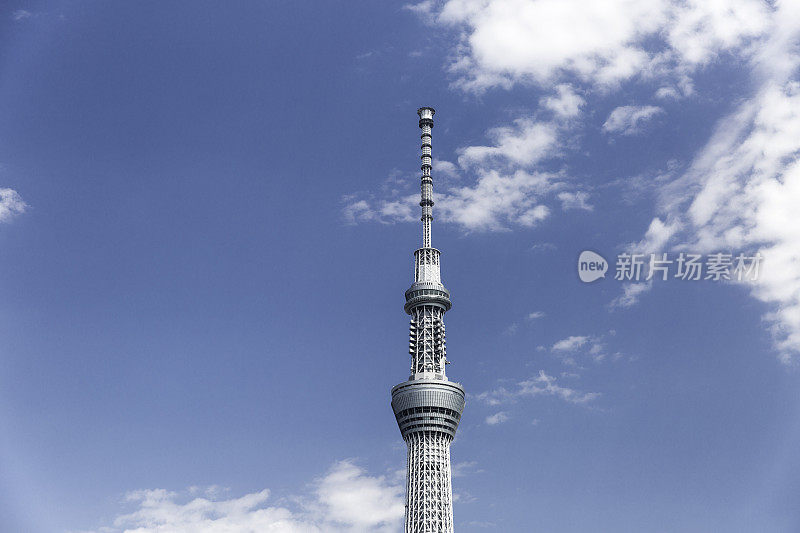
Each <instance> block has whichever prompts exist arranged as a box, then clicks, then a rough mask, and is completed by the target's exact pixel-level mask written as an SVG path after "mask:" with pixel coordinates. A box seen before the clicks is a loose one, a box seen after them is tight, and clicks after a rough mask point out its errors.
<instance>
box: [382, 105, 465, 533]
mask: <svg viewBox="0 0 800 533" xmlns="http://www.w3.org/2000/svg"><path fill="white" fill-rule="evenodd" d="M434 113H435V111H434V110H433V108H430V107H423V108H420V109H419V110H418V111H417V114H418V115H419V127H420V129H421V130H422V136H421V139H422V156H421V159H422V167H421V168H422V177H421V180H420V181H421V186H420V202H419V205H420V206H421V207H422V218H421V220H422V248H420V249H418V250H417V251H415V252H414V283H413V284H412V285H411V287H410V288H409V289H408V290H407V291H406V294H405V296H406V304H405V311H406V313H408V314H409V315H411V324H410V326H409V353H410V354H411V375H410V376H409V378H408V381H405V382H403V383H401V384H399V385H397V386H395V387H394V388H393V389H392V409H393V410H394V414H395V418H396V419H397V424H398V426H399V427H400V433H401V434H402V435H403V439H404V440H405V441H406V444H407V445H408V470H407V476H408V477H407V483H406V519H405V531H406V533H452V532H453V489H452V485H451V472H450V443H451V442H453V439H454V438H455V435H456V430H457V429H458V424H459V422H460V420H461V413H462V412H463V410H464V398H465V396H464V389H463V388H462V387H461V385H459V384H458V383H453V382H451V381H449V380H448V379H447V375H446V372H445V366H446V365H447V364H448V363H449V361H448V360H447V347H446V345H445V328H444V314H445V313H446V312H447V311H448V310H449V309H450V307H451V303H450V293H449V292H448V291H447V289H445V287H444V285H442V280H441V270H440V255H441V254H440V252H439V250H437V249H436V248H433V247H432V245H431V222H432V221H433V178H432V177H431V130H432V128H433V114H434Z"/></svg>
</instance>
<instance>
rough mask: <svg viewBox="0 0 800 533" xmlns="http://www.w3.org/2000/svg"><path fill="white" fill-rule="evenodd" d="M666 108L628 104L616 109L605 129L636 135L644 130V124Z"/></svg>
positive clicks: (608, 131) (609, 131)
mask: <svg viewBox="0 0 800 533" xmlns="http://www.w3.org/2000/svg"><path fill="white" fill-rule="evenodd" d="M663 112H664V110H663V109H661V108H660V107H657V106H652V105H648V106H633V105H626V106H621V107H618V108H616V109H614V110H613V111H612V112H611V114H610V115H608V119H606V122H605V124H603V131H605V132H607V133H621V134H622V135H634V134H636V133H639V132H640V131H641V130H642V126H643V125H644V124H645V123H647V122H649V121H650V120H652V119H653V118H654V117H655V116H656V115H659V114H661V113H663Z"/></svg>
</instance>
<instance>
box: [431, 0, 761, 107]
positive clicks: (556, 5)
mask: <svg viewBox="0 0 800 533" xmlns="http://www.w3.org/2000/svg"><path fill="white" fill-rule="evenodd" d="M418 11H419V12H420V14H421V15H422V16H423V17H424V20H426V21H431V20H434V17H437V16H438V18H436V19H435V21H436V22H437V23H439V24H441V25H443V26H446V27H449V28H451V29H453V30H454V31H455V32H456V33H457V34H459V35H460V36H461V39H460V42H459V44H458V45H457V46H456V47H455V49H454V55H455V59H454V61H453V63H452V65H451V71H452V72H453V73H455V74H456V75H457V76H458V80H457V82H456V85H457V86H458V87H461V88H462V89H464V90H468V91H476V92H480V91H483V90H486V89H487V88H490V87H494V86H500V87H505V88H509V87H511V86H512V85H514V84H515V83H531V82H532V83H538V84H547V83H552V82H553V81H554V80H558V79H561V78H578V79H579V80H582V81H584V82H587V83H591V84H594V85H600V86H603V85H605V86H613V85H615V84H618V83H620V82H622V81H625V80H629V79H632V78H635V77H637V76H656V75H659V76H666V77H668V78H671V79H675V80H683V83H684V84H685V85H688V84H689V82H688V81H686V77H687V75H688V74H691V73H692V72H693V70H694V69H696V68H697V67H698V66H702V65H704V64H707V63H708V62H710V61H711V60H713V59H714V58H715V57H717V56H718V55H719V54H720V53H722V52H728V51H737V52H741V53H742V54H743V55H746V54H748V53H749V45H750V43H751V41H753V40H754V39H759V38H762V37H763V36H764V35H765V34H766V33H767V32H768V28H769V18H770V8H769V5H768V4H767V3H765V2H762V1H759V0H705V1H703V0H688V1H682V0H605V1H603V2H585V1H583V0H448V1H446V2H444V3H443V4H442V5H441V7H440V8H438V9H437V6H436V5H433V4H432V3H431V2H428V1H426V2H423V3H421V4H418Z"/></svg>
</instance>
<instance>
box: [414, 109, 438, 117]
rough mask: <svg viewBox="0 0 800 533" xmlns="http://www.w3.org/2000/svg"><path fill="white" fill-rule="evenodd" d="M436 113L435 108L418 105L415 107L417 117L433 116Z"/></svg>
mask: <svg viewBox="0 0 800 533" xmlns="http://www.w3.org/2000/svg"><path fill="white" fill-rule="evenodd" d="M435 114H436V110H435V109H434V108H432V107H420V108H419V109H417V115H419V118H433V115H435Z"/></svg>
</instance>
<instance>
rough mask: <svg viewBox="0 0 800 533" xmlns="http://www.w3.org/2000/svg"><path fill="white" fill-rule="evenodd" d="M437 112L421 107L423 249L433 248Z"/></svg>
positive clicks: (419, 111) (418, 113) (419, 110)
mask: <svg viewBox="0 0 800 533" xmlns="http://www.w3.org/2000/svg"><path fill="white" fill-rule="evenodd" d="M435 113H436V110H435V109H434V108H432V107H420V108H419V109H417V115H419V127H420V129H421V130H422V135H421V139H422V156H420V158H421V159H422V178H421V181H422V183H421V194H420V201H419V205H421V206H422V247H423V248H430V247H431V221H433V178H431V166H432V160H431V130H432V129H433V115H434V114H435Z"/></svg>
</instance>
